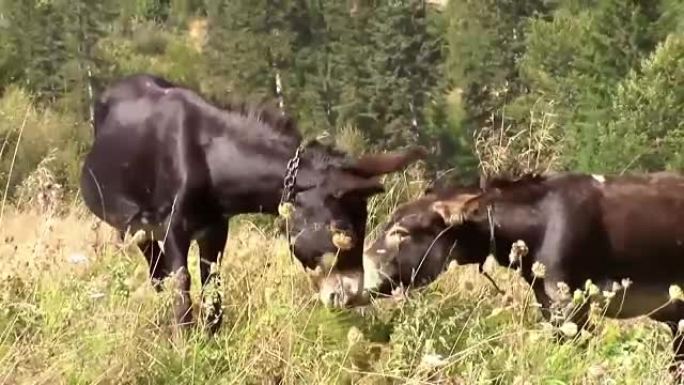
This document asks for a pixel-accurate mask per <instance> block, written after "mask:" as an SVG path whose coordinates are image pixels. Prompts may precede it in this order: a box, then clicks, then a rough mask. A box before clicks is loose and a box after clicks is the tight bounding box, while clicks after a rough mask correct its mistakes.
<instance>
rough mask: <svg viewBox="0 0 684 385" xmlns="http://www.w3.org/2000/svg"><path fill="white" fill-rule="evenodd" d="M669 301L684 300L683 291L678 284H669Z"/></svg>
mask: <svg viewBox="0 0 684 385" xmlns="http://www.w3.org/2000/svg"><path fill="white" fill-rule="evenodd" d="M668 292H669V293H670V301H684V292H683V291H682V288H681V287H679V285H670V290H669V291H668Z"/></svg>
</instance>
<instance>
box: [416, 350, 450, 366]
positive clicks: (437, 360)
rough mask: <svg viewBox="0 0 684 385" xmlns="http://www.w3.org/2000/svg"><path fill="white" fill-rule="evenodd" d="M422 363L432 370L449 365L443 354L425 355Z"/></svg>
mask: <svg viewBox="0 0 684 385" xmlns="http://www.w3.org/2000/svg"><path fill="white" fill-rule="evenodd" d="M421 361H422V364H423V365H425V366H427V367H431V368H437V367H440V366H444V365H446V364H447V360H445V359H444V357H442V355H441V354H436V353H430V354H424V355H423V359H422V360H421Z"/></svg>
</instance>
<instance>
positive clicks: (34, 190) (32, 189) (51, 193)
mask: <svg viewBox="0 0 684 385" xmlns="http://www.w3.org/2000/svg"><path fill="white" fill-rule="evenodd" d="M55 152H56V151H55V150H54V149H53V150H51V151H50V152H49V153H48V154H47V155H46V156H45V158H43V160H41V161H40V163H39V164H38V166H37V167H36V169H35V170H34V171H33V172H32V173H31V174H30V175H29V176H28V177H27V178H26V179H24V181H22V183H21V184H20V185H19V186H18V187H17V192H16V197H17V199H16V206H17V208H19V209H21V210H25V211H31V210H37V211H38V212H39V213H43V214H49V215H57V214H59V213H61V211H63V210H62V199H63V197H64V191H63V188H62V186H61V185H60V184H59V183H57V179H56V178H55V175H54V173H53V172H52V171H51V170H50V165H51V163H52V162H53V161H54V160H55V159H56V156H55Z"/></svg>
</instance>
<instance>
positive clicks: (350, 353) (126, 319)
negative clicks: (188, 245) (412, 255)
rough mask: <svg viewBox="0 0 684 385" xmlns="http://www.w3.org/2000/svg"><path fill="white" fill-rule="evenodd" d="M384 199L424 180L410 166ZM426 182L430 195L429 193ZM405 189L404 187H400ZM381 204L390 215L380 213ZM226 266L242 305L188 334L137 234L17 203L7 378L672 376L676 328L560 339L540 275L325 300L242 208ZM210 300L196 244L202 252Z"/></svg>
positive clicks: (642, 380) (212, 380)
mask: <svg viewBox="0 0 684 385" xmlns="http://www.w3.org/2000/svg"><path fill="white" fill-rule="evenodd" d="M387 183H388V185H389V188H388V194H387V195H386V196H379V197H377V198H376V200H375V201H374V205H375V206H374V207H376V208H377V210H381V208H382V210H385V209H386V210H389V208H390V207H391V205H393V204H395V203H396V202H397V201H399V200H400V198H399V196H405V195H406V196H407V195H410V193H409V191H414V190H418V189H416V188H415V186H413V185H412V184H411V183H412V180H411V174H410V172H407V173H406V174H404V175H403V176H396V177H394V178H391V179H390V180H388V181H387ZM414 193H415V192H414ZM395 195H396V196H395ZM380 215H381V214H380ZM230 231H231V233H230V241H229V245H228V248H227V250H226V257H225V259H224V263H223V265H222V266H221V273H222V275H223V278H224V279H223V280H224V286H223V290H224V294H225V306H226V314H227V317H226V319H225V323H224V327H223V329H222V330H221V331H220V333H219V334H218V335H216V336H215V337H214V338H207V337H206V336H205V335H204V334H203V333H201V332H190V333H188V334H187V335H185V336H184V337H183V338H173V337H172V335H171V334H170V333H169V331H168V328H167V325H168V324H169V323H168V321H169V320H170V318H169V317H170V314H169V313H168V308H169V307H168V306H169V304H170V298H169V297H168V295H167V294H165V293H161V294H157V293H155V292H154V291H153V289H152V288H151V286H150V284H149V283H148V280H147V276H146V272H147V266H146V265H145V262H144V260H143V258H142V256H141V255H140V254H139V252H138V251H137V250H136V249H135V247H133V246H132V245H126V244H123V245H122V244H119V243H118V242H117V241H115V239H116V237H115V236H114V233H113V232H112V231H111V230H110V229H109V228H108V227H107V226H106V225H104V224H101V223H99V222H98V221H96V220H94V219H93V217H92V216H91V215H90V214H89V213H88V212H87V211H86V210H85V209H84V208H83V207H82V206H81V205H80V204H78V203H76V204H72V203H71V202H67V204H66V207H64V208H63V209H62V210H56V211H49V210H48V209H45V210H43V211H41V210H39V209H37V208H33V209H32V210H25V209H22V210H17V209H14V208H12V207H10V208H8V210H7V211H6V213H5V217H4V219H3V222H2V226H1V227H0V271H1V272H2V279H1V280H0V384H95V383H96V384H660V383H663V382H662V381H664V380H665V379H666V378H667V371H666V370H665V367H666V365H667V364H668V360H669V358H670V350H669V338H668V335H667V334H668V333H667V332H666V331H665V330H664V329H662V328H660V327H658V326H656V325H654V324H652V323H650V322H644V321H637V322H630V323H624V322H623V323H617V322H613V321H606V320H601V322H600V324H599V327H598V328H597V329H596V331H595V332H594V333H595V335H594V336H593V337H592V338H587V336H585V335H582V336H581V337H578V338H576V339H575V340H574V341H570V342H567V343H560V344H559V343H556V342H554V339H553V337H552V334H551V331H550V330H549V328H548V327H546V326H545V325H544V324H543V323H542V322H540V317H539V316H538V313H537V311H536V309H535V308H534V307H533V306H530V305H529V304H530V303H531V302H533V301H532V300H531V297H530V291H529V288H528V287H527V286H526V285H525V284H523V283H522V280H521V279H520V278H519V277H517V276H516V274H515V273H514V272H511V271H507V270H506V269H504V268H500V267H491V266H489V267H488V268H491V269H492V274H493V276H494V277H495V279H496V280H497V281H498V283H499V284H500V285H501V286H502V287H503V288H504V290H505V291H506V292H507V295H505V296H499V295H496V294H495V292H494V290H493V289H492V287H491V286H490V285H489V284H488V283H487V281H486V280H484V279H482V278H481V277H480V275H479V274H478V273H477V271H476V268H474V267H467V266H466V267H455V268H452V269H450V270H449V271H448V272H446V273H445V274H444V275H443V276H442V277H440V278H439V279H438V281H437V282H435V283H434V284H433V285H431V286H430V287H428V288H426V289H423V290H420V291H417V292H415V293H414V294H412V295H411V297H410V298H409V299H404V300H382V301H378V302H377V303H375V304H374V306H372V307H369V308H364V309H356V310H350V311H345V312H340V311H331V310H328V309H324V308H322V307H321V306H320V305H319V304H318V303H317V302H316V300H315V299H314V298H313V292H312V290H311V288H310V286H309V283H308V281H307V279H306V278H305V274H304V273H303V271H302V269H301V268H300V266H299V265H298V263H297V262H296V261H293V260H292V259H291V257H290V255H289V254H288V250H287V247H286V244H285V241H284V239H282V237H280V236H278V235H276V234H274V233H272V232H271V231H270V230H263V228H261V227H260V226H257V225H255V224H254V222H252V221H251V220H250V218H249V217H245V218H242V219H238V220H236V221H234V223H233V226H232V227H231V230H230ZM191 266H192V269H191V270H192V271H191V273H192V274H193V278H194V280H193V289H194V291H193V300H194V301H195V303H196V304H197V302H198V299H199V298H198V296H199V293H198V285H197V268H196V267H197V250H196V247H195V246H193V248H192V250H191Z"/></svg>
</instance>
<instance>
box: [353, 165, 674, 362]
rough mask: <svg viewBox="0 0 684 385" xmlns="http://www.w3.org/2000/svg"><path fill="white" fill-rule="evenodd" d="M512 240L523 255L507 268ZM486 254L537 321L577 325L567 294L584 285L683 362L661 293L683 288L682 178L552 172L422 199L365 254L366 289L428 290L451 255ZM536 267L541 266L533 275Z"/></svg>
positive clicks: (578, 310)
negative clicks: (513, 277) (519, 287)
mask: <svg viewBox="0 0 684 385" xmlns="http://www.w3.org/2000/svg"><path fill="white" fill-rule="evenodd" d="M518 240H522V241H524V243H525V244H526V246H527V249H528V254H527V255H526V256H525V257H523V258H522V259H521V260H520V261H518V260H514V261H512V262H511V261H510V260H509V256H510V254H509V252H510V251H511V248H512V246H513V245H514V243H515V242H517V241H518ZM490 253H493V255H494V257H495V258H496V260H497V261H498V263H499V264H501V265H503V266H511V267H513V268H518V267H520V268H521V272H522V275H523V277H524V279H525V280H526V281H527V282H528V283H529V284H531V285H532V288H533V291H534V293H535V296H536V298H537V301H538V302H539V303H540V304H541V305H542V309H543V314H544V316H545V317H546V318H550V316H551V315H552V314H554V315H556V314H557V313H555V311H556V310H560V311H561V312H563V313H564V315H565V316H566V317H570V319H571V320H572V321H574V322H575V323H576V324H578V325H579V326H580V327H581V326H583V325H585V322H586V319H587V315H588V308H589V306H588V302H583V303H582V305H580V306H573V305H572V301H571V296H572V294H573V293H574V291H575V290H576V289H583V288H584V287H585V284H586V282H587V280H591V281H592V282H593V284H594V285H596V286H597V287H596V288H595V290H594V292H596V289H598V293H599V296H598V297H602V296H605V298H603V299H604V300H608V303H607V305H606V315H607V316H608V317H612V318H630V317H636V316H640V315H648V316H649V317H650V318H652V319H654V320H658V321H661V322H664V323H666V324H667V325H668V326H669V327H670V329H671V330H672V333H673V335H674V344H673V347H674V352H675V359H676V360H677V361H681V360H682V358H683V354H684V348H682V347H681V344H682V340H683V339H682V337H681V334H680V333H678V330H677V325H678V322H679V321H680V319H683V318H684V302H681V301H680V300H677V298H675V299H674V300H672V299H671V298H670V297H671V296H672V295H674V296H675V297H679V294H680V292H679V291H678V290H677V289H676V287H675V286H673V287H672V289H674V290H672V291H671V293H673V294H669V290H670V287H671V285H684V177H682V176H678V175H674V174H668V173H656V174H646V175H642V176H607V177H603V176H596V175H583V174H559V175H553V176H525V177H523V178H521V179H519V180H513V181H511V180H493V181H491V182H489V183H488V184H487V186H486V187H485V190H484V191H483V190H480V189H479V188H478V187H475V186H471V187H458V188H451V189H449V190H445V191H441V192H429V193H427V194H426V195H424V196H423V197H422V198H420V199H417V200H415V201H413V202H410V203H407V204H405V205H403V206H401V207H399V208H398V209H397V210H396V211H395V212H394V214H393V215H392V216H391V218H390V220H389V222H388V223H387V224H386V225H385V226H384V231H383V233H382V234H381V235H380V236H379V238H378V239H377V240H376V241H375V243H374V244H373V245H372V246H371V247H370V248H369V249H368V250H367V251H366V252H365V256H364V266H365V281H366V282H365V284H366V287H367V289H371V288H375V289H376V290H377V291H378V292H380V293H389V292H390V291H391V290H392V288H393V286H396V285H404V286H409V285H413V284H417V285H420V284H427V283H429V282H431V281H433V280H434V279H435V278H436V277H437V276H438V275H439V274H440V273H441V272H442V271H443V268H444V266H445V265H446V263H447V262H448V260H449V259H450V258H454V259H455V260H456V261H457V262H458V263H459V264H471V263H475V264H480V266H481V265H482V264H483V263H484V261H485V259H486V257H487V256H488V255H489V254H490ZM535 263H537V265H536V266H537V267H539V266H544V267H545V272H544V273H543V274H542V269H537V271H538V274H537V277H536V278H535V274H534V273H533V270H534V269H533V266H534V264H535ZM541 275H543V276H541ZM566 285H567V286H566ZM611 293H612V294H611ZM558 304H561V305H565V306H561V308H560V309H556V306H557V305H558ZM552 305H554V306H552Z"/></svg>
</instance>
